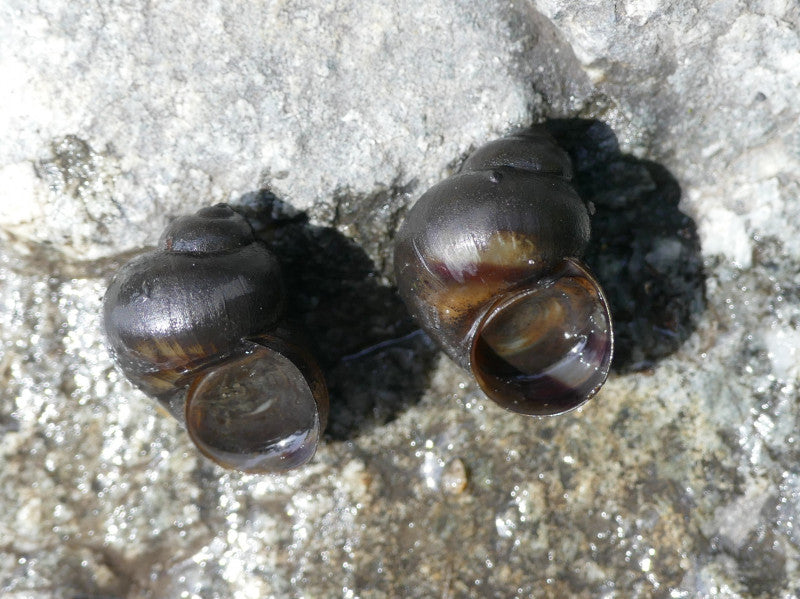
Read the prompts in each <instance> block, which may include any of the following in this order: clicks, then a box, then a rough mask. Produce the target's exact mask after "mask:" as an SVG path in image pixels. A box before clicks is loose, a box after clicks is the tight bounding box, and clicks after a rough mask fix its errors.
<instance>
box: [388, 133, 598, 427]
mask: <svg viewBox="0 0 800 599" xmlns="http://www.w3.org/2000/svg"><path fill="white" fill-rule="evenodd" d="M571 178H572V166H571V163H570V160H569V157H568V156H567V154H566V153H565V152H564V151H563V150H561V149H560V148H559V147H558V146H557V145H556V143H555V141H554V140H553V139H552V137H550V135H549V134H548V133H547V132H546V131H545V130H544V129H542V128H539V127H535V128H532V129H528V130H526V131H523V132H521V133H519V134H516V135H512V136H510V137H506V138H503V139H499V140H495V141H493V142H490V143H488V144H486V145H484V146H482V147H480V148H478V149H477V150H475V151H474V152H473V153H472V154H471V155H470V156H469V157H468V158H467V159H466V161H465V162H464V164H463V165H462V167H461V169H460V170H459V171H458V172H457V173H456V174H454V175H453V176H451V177H449V178H448V179H445V180H444V181H442V182H440V183H438V184H437V185H434V186H433V187H432V188H431V189H429V190H428V191H427V192H425V193H424V194H423V195H422V197H420V198H419V200H418V201H417V202H416V204H415V205H414V206H413V207H412V208H411V209H410V210H409V212H408V214H407V215H406V218H405V221H404V222H403V224H402V226H401V227H400V230H399V231H398V234H397V237H396V241H395V250H394V267H395V275H396V279H397V285H398V289H399V292H400V295H401V297H402V298H403V301H404V302H405V303H406V305H407V306H408V308H409V310H410V311H411V313H412V314H413V315H414V317H415V319H416V320H417V322H418V323H419V325H420V326H421V327H422V328H423V329H424V330H425V331H426V332H427V333H428V334H429V335H430V336H431V337H432V338H433V339H434V340H436V341H437V342H438V343H439V344H440V345H441V347H442V348H443V350H444V351H445V352H446V353H447V354H448V355H449V356H450V357H451V358H452V359H453V360H454V361H455V362H457V363H458V364H460V365H461V366H462V367H464V368H466V369H467V370H470V371H471V372H472V374H473V376H474V377H475V379H476V380H477V382H478V384H479V385H480V387H481V388H482V389H483V391H484V392H485V393H486V395H487V396H488V397H489V398H490V399H492V400H493V401H495V402H496V403H498V404H499V405H501V406H502V407H504V408H506V409H508V410H511V411H513V412H519V413H522V414H528V415H537V416H544V415H554V414H560V413H562V412H565V411H568V410H571V409H573V408H576V407H578V406H579V405H581V404H583V403H584V402H585V401H587V400H588V399H589V398H591V397H592V396H593V395H594V394H595V393H596V392H597V391H598V390H599V389H600V387H601V386H602V385H603V383H604V382H605V380H606V377H607V375H608V370H609V366H610V364H611V356H612V353H613V332H612V324H611V315H610V313H609V308H608V303H607V301H606V298H605V295H604V293H603V290H602V289H601V288H600V285H599V284H598V282H597V281H596V280H595V278H594V277H593V276H592V274H591V273H590V272H589V271H588V270H587V268H586V266H584V264H583V263H582V262H581V261H580V258H581V256H582V255H583V252H584V251H585V249H586V245H587V243H588V241H589V213H588V210H587V208H586V205H585V204H584V203H583V201H581V199H580V198H579V197H578V195H577V193H576V192H575V190H574V189H573V188H572V186H571V184H570V180H571Z"/></svg>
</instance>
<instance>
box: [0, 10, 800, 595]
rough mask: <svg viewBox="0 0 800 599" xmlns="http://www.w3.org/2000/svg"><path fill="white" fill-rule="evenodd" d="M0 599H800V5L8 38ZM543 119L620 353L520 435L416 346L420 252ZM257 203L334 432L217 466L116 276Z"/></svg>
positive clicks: (344, 13)
mask: <svg viewBox="0 0 800 599" xmlns="http://www.w3.org/2000/svg"><path fill="white" fill-rule="evenodd" d="M0 13H2V15H3V17H4V18H3V19H0V75H1V76H2V79H3V81H4V85H2V86H0V105H2V106H4V110H3V111H0V130H2V131H3V133H4V135H3V142H2V143H0V175H2V176H0V432H1V433H2V434H0V463H2V468H0V557H2V559H0V594H1V595H3V596H8V597H33V598H40V597H41V598H45V597H58V598H61V597H63V598H75V597H119V598H122V597H125V598H128V597H130V598H139V597H142V598H145V597H153V598H155V597H158V598H162V597H163V598H170V597H237V598H239V597H241V598H245V597H339V596H341V597H364V598H367V597H370V598H371V597H377V598H380V597H387V598H388V597H432V596H434V597H439V596H441V597H498V598H499V597H503V598H505V597H566V596H570V597H604V596H608V597H611V596H624V597H697V596H700V597H776V596H785V597H790V596H793V594H795V593H797V589H798V588H800V576H798V573H797V571H798V566H799V565H800V560H799V559H798V550H799V549H800V536H799V535H798V532H797V528H798V527H797V522H796V520H797V518H798V516H799V515H800V471H799V470H798V467H797V463H798V456H799V455H800V449H798V437H797V430H798V424H800V423H799V422H798V420H799V417H800V408H798V405H797V394H798V381H800V366H799V364H800V349H799V348H800V294H798V292H797V289H798V288H800V242H798V237H797V234H796V232H797V226H798V223H800V202H798V201H797V199H798V193H799V192H800V178H798V177H799V175H798V173H800V134H799V133H798V131H800V128H799V127H798V123H799V121H800V107H798V105H797V103H796V90H797V89H798V86H799V85H800V38H798V35H797V31H798V29H800V9H798V7H797V6H796V5H795V4H793V3H790V2H781V1H774V2H746V3H716V4H714V5H713V6H712V5H709V6H697V5H695V4H690V3H683V2H678V3H671V4H666V3H656V2H643V3H642V2H636V3H634V2H622V3H610V2H607V3H594V4H587V3H583V2H572V1H564V0H553V1H546V2H523V3H515V4H513V5H512V4H501V5H497V6H495V7H493V8H492V9H491V10H489V9H488V8H487V6H486V4H485V3H477V2H469V1H453V0H440V1H434V2H428V3H425V6H424V7H421V6H418V5H412V4H410V3H409V4H406V3H401V2H396V3H393V2H389V3H386V2H370V1H367V2H355V1H353V2H343V3H342V2H340V3H337V4H336V5H335V6H334V5H330V6H329V5H328V4H325V3H320V2H313V1H309V0H300V1H296V2H258V3H233V4H229V5H226V6H225V7H223V6H214V7H208V8H207V9H205V10H202V11H199V10H198V9H197V8H196V6H195V5H193V4H191V3H187V2H182V1H180V0H176V1H175V2H169V3H158V4H157V5H155V4H152V3H149V4H148V3H132V4H125V5H113V6H100V5H98V4H90V3H85V2H80V1H78V2H69V3H67V2H56V3H51V4H50V5H49V7H47V8H46V7H44V6H34V5H30V4H29V3H22V2H16V1H14V0H12V1H9V2H6V3H4V5H3V6H2V7H0ZM534 122H546V123H548V126H549V127H551V130H552V131H553V133H554V135H556V137H557V138H558V139H559V141H561V143H562V145H563V146H564V147H565V149H567V151H568V152H569V153H570V155H571V157H572V159H573V162H574V164H575V168H576V186H577V187H578V189H579V190H580V192H581V194H582V195H583V197H584V199H586V200H587V201H589V202H591V203H592V205H593V206H594V212H595V214H594V221H593V226H594V237H593V241H592V246H591V248H590V253H589V256H587V261H589V262H591V265H592V268H593V269H594V270H595V271H596V272H597V273H598V277H599V278H600V280H601V281H602V282H603V284H604V285H605V286H606V287H607V289H608V291H609V296H610V298H611V304H612V308H613V312H614V316H615V318H616V320H617V322H618V354H617V363H616V365H615V371H614V372H612V375H611V376H610V377H609V380H608V382H607V383H606V385H605V387H604V388H603V389H602V391H601V392H600V393H599V395H598V396H597V397H596V398H594V399H593V400H592V401H591V402H589V403H588V404H587V405H586V406H585V407H583V408H582V409H580V410H579V411H576V412H573V413H570V414H567V415H564V416H561V417H558V418H552V419H542V420H534V419H529V418H524V417H520V416H519V415H515V414H511V413H507V412H504V411H502V410H501V409H499V408H497V407H496V406H494V405H493V404H492V403H491V402H489V401H488V400H487V399H486V398H485V397H484V396H483V395H482V394H481V393H480V391H479V390H478V389H477V387H476V385H475V384H474V382H473V381H471V380H470V379H469V376H468V375H467V374H466V373H464V372H462V371H461V370H459V369H458V368H457V367H456V366H455V365H454V364H452V363H451V362H449V361H448V360H447V359H446V358H444V357H443V356H441V355H440V354H439V353H437V351H436V350H435V348H434V347H433V346H432V345H431V344H430V342H429V341H428V340H427V338H426V337H425V336H424V335H421V334H419V333H418V332H417V331H416V329H415V328H414V325H413V323H412V322H411V321H410V320H409V319H408V316H407V314H406V312H405V310H404V309H403V306H402V304H401V303H400V302H399V300H398V298H397V296H396V294H395V293H394V290H393V287H392V282H393V281H392V274H391V272H390V264H391V260H390V256H391V247H392V238H393V235H394V233H395V231H396V229H397V227H398V226H399V223H400V222H401V220H402V217H403V214H404V213H405V211H406V210H407V208H408V207H409V206H410V205H411V204H412V203H413V201H414V200H415V199H416V197H418V196H419V195H420V194H421V193H422V192H423V191H424V190H425V189H427V188H428V187H429V186H430V185H432V184H433V183H435V182H436V181H438V180H440V179H441V178H443V177H445V176H447V175H448V174H450V173H452V172H453V170H454V169H456V168H457V167H458V166H459V164H460V162H461V160H462V159H463V157H464V156H466V155H467V154H468V153H469V152H470V150H472V149H474V148H476V147H477V146H479V145H481V144H482V143H484V142H486V141H487V140H489V139H492V138H496V137H500V136H502V135H504V134H507V133H508V132H510V131H512V130H515V129H519V128H521V127H525V126H528V125H530V124H531V123H534ZM220 201H227V202H230V203H232V204H234V205H236V206H238V207H239V208H240V209H241V210H242V211H243V212H244V213H245V214H246V215H247V217H248V218H249V219H250V221H251V222H252V223H253V225H254V227H255V229H256V231H257V232H258V234H259V236H260V237H261V238H262V239H264V240H265V242H267V243H269V244H270V245H271V246H272V247H273V248H274V250H275V251H276V253H277V254H278V255H279V256H280V257H281V259H282V261H283V263H284V267H285V269H286V270H287V273H288V276H287V283H288V285H289V287H290V289H291V290H292V293H293V297H294V298H295V299H294V301H293V303H292V305H291V311H292V316H293V317H294V318H295V319H297V320H299V321H301V322H302V324H303V326H304V327H305V328H306V329H307V331H308V332H309V336H310V337H311V339H312V341H313V342H314V343H315V344H316V346H317V350H318V351H319V355H320V359H321V362H322V365H323V368H324V369H325V370H326V374H327V376H328V379H329V383H330V387H331V400H332V411H331V422H330V427H329V430H328V433H327V435H326V439H325V443H324V444H323V446H322V447H321V449H320V450H319V451H318V453H317V456H316V457H315V459H314V460H313V461H312V463H311V464H310V465H309V466H307V467H305V468H303V469H301V470H298V471H295V472H292V473H290V474H287V475H282V476H247V475H242V474H238V473H231V472H226V471H223V470H221V469H220V468H218V467H216V466H214V465H212V464H211V463H209V462H208V461H206V460H205V459H203V458H202V457H201V456H200V455H199V454H198V453H197V452H196V451H195V450H194V448H193V446H192V445H191V442H190V441H189V439H188V437H187V436H186V434H185V433H184V432H183V431H182V430H181V429H180V427H179V425H178V424H177V423H176V422H175V421H173V420H172V419H170V418H168V417H166V416H164V415H163V414H161V413H160V412H159V411H158V410H157V408H156V407H155V404H154V403H153V402H152V401H150V400H148V399H147V398H146V397H145V396H144V395H143V394H141V393H140V392H139V391H137V390H135V389H134V388H133V387H132V386H131V385H130V383H128V382H127V381H126V380H125V379H124V378H123V377H122V375H121V374H120V373H119V372H118V371H117V370H116V369H115V367H114V365H113V363H112V361H111V359H110V356H109V355H108V352H107V350H106V349H105V346H104V342H103V338H102V334H101V331H100V306H101V298H102V295H103V293H104V290H105V287H106V285H107V281H108V279H109V278H110V276H111V274H112V273H113V272H114V271H115V269H116V268H118V267H119V265H120V264H122V263H124V262H125V261H126V260H128V259H129V258H130V257H131V256H133V255H136V254H137V253H139V252H141V251H143V250H144V249H146V248H147V249H149V248H150V247H152V245H153V244H154V243H155V241H156V239H157V238H158V235H159V234H160V232H161V230H162V228H163V226H164V225H165V224H166V223H168V222H169V221H170V220H171V219H172V218H174V217H175V216H177V215H179V214H185V213H189V212H194V211H196V210H197V209H198V208H200V207H202V206H205V205H209V204H212V203H216V202H220Z"/></svg>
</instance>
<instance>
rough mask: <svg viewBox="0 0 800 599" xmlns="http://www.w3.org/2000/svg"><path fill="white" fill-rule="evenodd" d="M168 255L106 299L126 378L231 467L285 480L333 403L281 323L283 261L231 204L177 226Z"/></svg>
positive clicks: (156, 254) (114, 284) (146, 264)
mask: <svg viewBox="0 0 800 599" xmlns="http://www.w3.org/2000/svg"><path fill="white" fill-rule="evenodd" d="M159 245H160V249H158V250H156V251H153V252H149V253H146V254H143V255H141V256H139V257H137V258H135V259H134V260H132V261H131V262H129V263H127V264H126V265H125V266H123V267H122V268H121V269H120V270H119V272H117V274H116V275H115V277H114V278H113V280H112V281H111V284H110V285H109V287H108V290H107V291H106V294H105V298H104V300H103V325H104V328H105V332H106V337H107V340H108V344H109V346H110V348H111V351H112V354H113V355H114V357H115V359H116V361H117V363H118V364H119V366H120V368H121V369H122V371H123V372H124V373H125V375H126V376H127V377H128V378H129V379H130V380H131V382H133V383H134V384H135V385H136V386H137V387H139V388H140V389H141V390H142V391H144V392H145V393H147V394H148V395H150V396H152V397H154V398H156V399H157V400H158V401H159V402H160V403H161V404H162V405H163V406H164V407H165V408H166V409H167V410H168V411H169V412H170V413H171V414H172V415H173V416H175V417H176V418H177V419H178V420H179V421H180V422H182V423H184V424H185V426H186V429H187V431H188V433H189V436H190V437H191V439H192V440H193V441H194V443H195V444H196V445H197V447H198V448H199V449H200V451H201V452H202V453H203V454H204V455H206V456H207V457H209V458H211V459H212V460H214V461H215V462H217V463H218V464H220V465H222V466H224V467H226V468H231V469H237V470H241V471H244V472H276V471H283V470H288V469H290V468H294V467H296V466H299V465H301V464H303V463H305V462H307V461H308V460H310V459H311V457H312V456H313V454H314V451H315V450H316V447H317V444H318V442H319V438H320V436H321V433H322V431H323V430H324V427H325V422H326V419H327V412H328V396H327V391H326V388H325V383H324V380H323V377H322V374H321V371H320V369H319V367H318V366H317V364H316V362H315V361H314V359H313V358H312V357H311V356H310V355H309V354H308V352H307V351H306V350H305V349H304V348H303V347H302V346H301V345H300V344H297V343H294V342H293V341H292V340H293V339H295V338H296V334H293V332H292V331H290V330H288V329H287V328H286V326H285V325H284V324H283V323H282V321H281V317H282V310H283V305H284V302H285V289H284V285H283V281H282V279H281V272H280V266H279V264H278V261H277V259H276V258H275V256H274V255H273V254H271V253H270V252H269V251H268V250H267V248H266V247H265V246H264V245H263V244H262V243H260V242H258V241H257V240H256V239H255V237H254V235H253V232H252V229H251V228H250V225H249V224H248V223H247V221H246V220H245V219H244V217H243V216H241V215H240V214H238V213H237V212H235V211H234V210H233V209H232V208H231V207H230V206H228V205H226V204H218V205H216V206H213V207H209V208H204V209H202V210H200V211H199V212H197V214H194V215H191V216H185V217H182V218H179V219H177V220H175V221H174V222H173V223H172V224H171V225H169V226H168V227H167V229H166V230H165V231H164V233H163V234H162V236H161V240H160V242H159Z"/></svg>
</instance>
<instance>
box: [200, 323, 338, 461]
mask: <svg viewBox="0 0 800 599" xmlns="http://www.w3.org/2000/svg"><path fill="white" fill-rule="evenodd" d="M271 341H272V339H271V338H268V337H262V338H259V339H257V340H254V341H244V342H243V343H242V348H241V352H240V355H238V356H235V357H233V359H230V360H228V361H226V362H225V363H222V364H218V365H215V366H214V368H211V369H209V370H207V371H206V372H204V373H201V374H200V376H198V377H197V378H196V379H195V380H194V382H193V383H192V385H191V386H190V387H189V390H188V392H187V395H186V403H185V418H186V429H187V431H188V433H189V436H190V437H191V439H192V441H193V442H194V443H195V445H196V446H197V447H198V449H199V450H200V451H201V453H203V454H204V455H205V456H206V457H208V458H210V459H211V460H213V461H214V462H216V463H217V464H219V465H221V466H223V467H225V468H231V469H236V470H240V471H242V472H247V473H259V474H263V473H277V472H284V471H287V470H291V469H292V468H296V467H298V466H301V465H303V464H305V463H306V462H308V461H309V460H310V459H311V458H312V457H313V456H314V453H315V451H316V448H317V445H318V444H319V441H320V437H321V433H322V430H323V429H324V427H325V420H326V416H327V408H328V398H327V392H326V391H325V387H324V384H322V383H321V374H319V373H318V368H317V366H316V364H315V363H313V362H309V363H303V362H302V361H298V360H297V355H296V354H295V353H294V352H293V350H292V349H288V345H287V344H285V343H283V342H282V341H280V340H276V341H275V342H274V343H272V342H271ZM266 344H270V345H271V347H268V346H267V345H266ZM298 351H299V350H298Z"/></svg>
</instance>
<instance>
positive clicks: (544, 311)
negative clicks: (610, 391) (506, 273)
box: [470, 259, 614, 416]
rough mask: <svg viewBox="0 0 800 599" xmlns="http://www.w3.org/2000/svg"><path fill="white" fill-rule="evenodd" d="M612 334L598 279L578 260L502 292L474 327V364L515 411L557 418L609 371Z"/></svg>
mask: <svg viewBox="0 0 800 599" xmlns="http://www.w3.org/2000/svg"><path fill="white" fill-rule="evenodd" d="M613 351H614V336H613V330H612V324H611V315H610V312H609V308H608V303H607V301H606V298H605V296H604V294H603V291H602V289H601V288H600V286H599V284H598V283H597V281H596V280H595V279H594V277H592V275H591V274H590V273H589V272H588V270H587V269H586V268H585V267H584V266H583V265H582V264H581V263H580V262H578V261H577V260H575V259H566V260H564V262H563V263H562V264H561V265H560V266H559V267H558V268H557V269H556V271H555V272H553V273H552V275H550V276H546V277H542V278H541V279H539V280H538V281H537V282H536V283H535V284H534V285H532V286H531V285H527V286H524V287H520V288H518V289H516V290H515V291H512V292H509V293H506V294H504V295H503V296H501V297H500V298H499V299H498V300H497V301H496V302H495V303H494V304H493V305H492V307H490V308H489V310H488V311H487V312H486V314H485V315H484V316H483V318H482V319H481V321H480V323H479V324H478V327H477V329H476V334H475V336H474V339H473V344H472V348H471V353H470V367H471V370H472V372H473V375H474V376H475V379H476V380H477V381H478V384H479V385H480V386H481V388H482V389H483V391H484V392H485V393H486V394H487V395H488V396H489V397H490V398H491V399H492V400H494V401H495V402H496V403H498V404H500V405H501V406H502V407H504V408H506V409H507V410H510V411H512V412H518V413H521V414H527V415H531V416H552V415H557V414H562V413H564V412H568V411H570V410H573V409H575V408H577V407H578V406H580V405H582V404H583V403H585V402H586V401H588V400H589V399H590V398H591V397H592V396H594V395H595V393H597V391H598V390H599V389H600V387H601V386H602V385H603V383H604V382H605V380H606V377H607V376H608V371H609V368H610V365H611V358H612V354H613Z"/></svg>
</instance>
